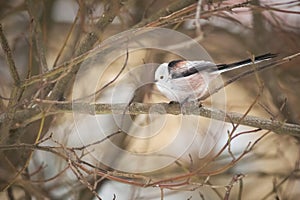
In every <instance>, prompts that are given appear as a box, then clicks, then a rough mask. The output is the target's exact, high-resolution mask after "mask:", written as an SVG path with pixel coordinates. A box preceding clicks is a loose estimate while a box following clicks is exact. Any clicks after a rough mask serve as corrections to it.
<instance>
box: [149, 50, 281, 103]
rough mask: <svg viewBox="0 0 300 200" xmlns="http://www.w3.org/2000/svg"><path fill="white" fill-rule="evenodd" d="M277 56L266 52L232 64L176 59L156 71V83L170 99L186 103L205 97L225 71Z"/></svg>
mask: <svg viewBox="0 0 300 200" xmlns="http://www.w3.org/2000/svg"><path fill="white" fill-rule="evenodd" d="M273 57H276V54H271V53H268V54H264V55H260V56H257V57H255V59H254V61H253V60H251V59H246V60H242V61H239V62H235V63H231V64H218V65H216V64H214V63H212V62H209V61H203V60H201V61H186V60H174V61H171V62H169V63H163V64H161V65H159V67H158V68H157V69H156V71H155V84H156V86H157V88H158V89H159V91H160V92H161V93H162V94H163V95H165V96H166V97H167V98H168V99H169V100H171V101H176V102H179V103H184V102H186V101H195V100H198V99H200V98H201V97H203V96H204V95H205V94H206V93H207V92H208V88H209V84H210V83H211V82H212V81H213V80H214V79H216V78H217V76H218V75H219V74H221V73H223V72H226V71H230V70H234V69H238V68H240V67H244V66H247V65H251V64H256V63H259V62H262V61H264V60H268V59H271V58H273Z"/></svg>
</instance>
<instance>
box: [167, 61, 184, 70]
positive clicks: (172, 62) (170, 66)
mask: <svg viewBox="0 0 300 200" xmlns="http://www.w3.org/2000/svg"><path fill="white" fill-rule="evenodd" d="M182 61H184V60H173V61H171V62H169V64H168V67H169V68H172V67H174V66H175V65H176V64H177V63H179V62H182Z"/></svg>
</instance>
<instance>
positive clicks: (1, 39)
mask: <svg viewBox="0 0 300 200" xmlns="http://www.w3.org/2000/svg"><path fill="white" fill-rule="evenodd" d="M0 42H1V46H2V49H3V51H4V53H5V56H6V61H7V64H8V67H9V70H10V74H11V76H12V78H13V80H14V83H15V85H17V86H18V85H19V84H20V81H21V80H20V76H19V73H18V70H17V68H16V65H15V62H14V59H13V56H12V53H11V49H10V48H9V45H8V41H7V39H6V37H5V35H4V32H3V29H2V24H0Z"/></svg>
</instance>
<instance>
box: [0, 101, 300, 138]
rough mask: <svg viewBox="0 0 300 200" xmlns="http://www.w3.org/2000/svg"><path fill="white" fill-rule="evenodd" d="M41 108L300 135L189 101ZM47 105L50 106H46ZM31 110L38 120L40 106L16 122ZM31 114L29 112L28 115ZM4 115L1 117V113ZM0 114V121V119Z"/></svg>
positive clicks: (292, 127)
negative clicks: (184, 119)
mask: <svg viewBox="0 0 300 200" xmlns="http://www.w3.org/2000/svg"><path fill="white" fill-rule="evenodd" d="M39 104H40V108H41V107H42V108H45V109H46V108H48V115H53V114H58V113H70V112H79V113H86V114H90V115H97V114H131V115H139V114H148V113H150V112H151V114H155V113H156V114H170V115H179V114H184V115H198V116H202V117H206V118H212V119H215V120H221V121H226V122H229V123H234V124H240V125H246V126H251V127H255V128H260V129H265V130H270V131H273V132H275V133H277V134H287V135H293V136H297V137H300V125H297V124H289V123H285V122H280V121H275V120H270V119H265V118H261V117H256V116H250V115H247V116H246V117H244V115H243V114H241V113H236V112H226V113H225V112H224V111H222V110H218V109H215V108H208V107H197V106H196V105H194V104H189V105H187V106H185V107H184V108H182V107H181V106H180V105H179V104H168V103H137V102H134V103H132V104H130V105H128V104H89V103H73V104H72V103H59V104H57V103H53V102H48V101H47V102H44V101H41V102H40V103H39ZM49 105H51V108H50V109H49ZM32 112H36V115H35V117H34V118H32V120H33V121H34V120H37V119H38V118H40V117H41V116H40V115H39V114H38V113H39V109H38V108H35V109H29V110H24V111H19V112H17V113H16V116H15V121H17V122H24V121H26V120H27V121H28V122H30V119H28V118H27V117H28V116H30V115H32ZM30 113H31V114H30ZM2 117H3V116H2ZM2 117H1V116H0V122H2V119H1V118H2Z"/></svg>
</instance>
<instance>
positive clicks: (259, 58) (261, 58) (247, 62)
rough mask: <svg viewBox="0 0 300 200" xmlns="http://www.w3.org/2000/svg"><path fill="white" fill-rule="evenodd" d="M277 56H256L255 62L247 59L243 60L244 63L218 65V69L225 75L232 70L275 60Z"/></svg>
mask: <svg viewBox="0 0 300 200" xmlns="http://www.w3.org/2000/svg"><path fill="white" fill-rule="evenodd" d="M276 56H277V54H273V53H267V54H263V55H259V56H255V57H254V60H252V59H246V60H242V61H239V62H234V63H230V64H218V65H217V68H218V71H219V73H223V72H226V71H230V70H233V69H237V68H240V67H244V66H247V65H251V64H257V63H260V62H262V61H265V60H269V59H271V58H274V57H276Z"/></svg>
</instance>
